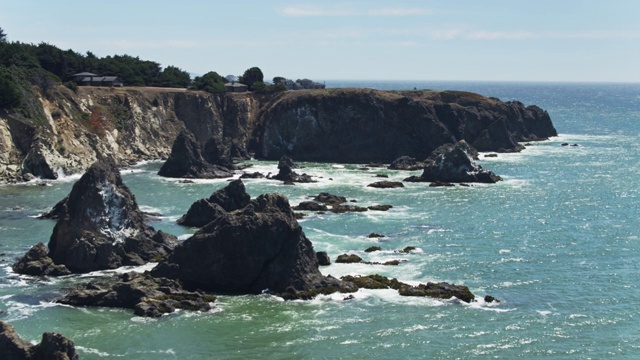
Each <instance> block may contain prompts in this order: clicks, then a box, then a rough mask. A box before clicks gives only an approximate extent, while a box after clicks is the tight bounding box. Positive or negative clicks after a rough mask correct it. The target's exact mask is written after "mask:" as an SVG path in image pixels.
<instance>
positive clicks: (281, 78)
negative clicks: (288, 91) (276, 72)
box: [273, 76, 287, 85]
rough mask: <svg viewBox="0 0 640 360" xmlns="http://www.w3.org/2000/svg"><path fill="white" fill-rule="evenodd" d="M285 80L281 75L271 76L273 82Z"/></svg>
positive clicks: (278, 82) (277, 82)
mask: <svg viewBox="0 0 640 360" xmlns="http://www.w3.org/2000/svg"><path fill="white" fill-rule="evenodd" d="M285 80H287V79H286V78H283V77H282V76H276V77H274V78H273V84H274V85H276V84H280V83H282V82H284V81H285Z"/></svg>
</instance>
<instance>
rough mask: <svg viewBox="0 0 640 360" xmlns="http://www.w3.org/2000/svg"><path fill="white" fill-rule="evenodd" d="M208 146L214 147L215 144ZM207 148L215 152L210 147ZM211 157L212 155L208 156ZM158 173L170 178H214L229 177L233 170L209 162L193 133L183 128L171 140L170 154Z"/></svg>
mask: <svg viewBox="0 0 640 360" xmlns="http://www.w3.org/2000/svg"><path fill="white" fill-rule="evenodd" d="M210 147H211V148H213V149H215V146H212V145H211V146H210ZM208 150H209V151H210V152H215V151H214V150H212V149H208ZM218 155H219V154H218ZM211 157H214V155H211V156H209V158H211ZM158 175H160V176H165V177H172V178H198V179H216V178H227V177H231V176H233V171H232V170H231V169H229V168H227V167H224V166H220V165H216V164H212V163H210V162H209V161H208V160H207V158H206V157H205V153H204V151H203V150H202V148H201V146H200V143H198V141H197V140H196V138H195V137H194V136H193V134H192V133H191V132H190V131H189V130H183V131H182V132H180V134H178V136H177V137H176V140H175V141H174V142H173V146H172V148H171V155H169V158H168V159H167V161H165V163H164V164H163V165H162V167H161V168H160V171H158Z"/></svg>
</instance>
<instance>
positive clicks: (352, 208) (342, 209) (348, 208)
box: [329, 204, 369, 214]
mask: <svg viewBox="0 0 640 360" xmlns="http://www.w3.org/2000/svg"><path fill="white" fill-rule="evenodd" d="M368 210H369V209H367V208H366V207H362V206H357V205H342V204H341V205H334V206H333V207H332V208H331V209H330V210H329V211H331V212H332V213H336V214H342V213H346V212H365V211H368Z"/></svg>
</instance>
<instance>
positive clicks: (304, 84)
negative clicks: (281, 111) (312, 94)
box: [280, 79, 325, 90]
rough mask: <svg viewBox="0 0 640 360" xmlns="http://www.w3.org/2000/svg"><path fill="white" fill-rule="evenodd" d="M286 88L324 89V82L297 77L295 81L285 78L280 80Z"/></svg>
mask: <svg viewBox="0 0 640 360" xmlns="http://www.w3.org/2000/svg"><path fill="white" fill-rule="evenodd" d="M280 83H281V84H282V85H284V87H286V88H287V90H303V89H324V88H325V84H323V83H319V82H315V81H313V80H309V79H302V80H300V79H298V80H296V81H293V80H290V79H285V80H283V81H281V82H280Z"/></svg>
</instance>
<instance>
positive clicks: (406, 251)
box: [397, 246, 416, 254]
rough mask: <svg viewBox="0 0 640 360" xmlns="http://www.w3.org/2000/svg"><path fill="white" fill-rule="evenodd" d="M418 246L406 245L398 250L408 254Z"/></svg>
mask: <svg viewBox="0 0 640 360" xmlns="http://www.w3.org/2000/svg"><path fill="white" fill-rule="evenodd" d="M415 249H416V247H415V246H406V247H405V248H404V249H402V250H398V251H397V252H399V253H404V254H408V253H410V252H412V251H413V250H415Z"/></svg>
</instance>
